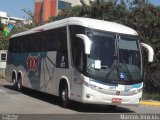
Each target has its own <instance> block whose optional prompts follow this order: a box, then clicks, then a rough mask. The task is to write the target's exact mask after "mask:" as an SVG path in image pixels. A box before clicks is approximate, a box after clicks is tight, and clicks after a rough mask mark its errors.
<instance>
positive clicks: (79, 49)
mask: <svg viewBox="0 0 160 120" xmlns="http://www.w3.org/2000/svg"><path fill="white" fill-rule="evenodd" d="M84 55H85V54H84V43H83V41H82V39H80V38H76V40H75V47H74V65H75V67H76V68H77V69H79V70H81V71H83V66H84V65H83V64H84V61H83V60H84Z"/></svg>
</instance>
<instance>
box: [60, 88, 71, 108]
mask: <svg viewBox="0 0 160 120" xmlns="http://www.w3.org/2000/svg"><path fill="white" fill-rule="evenodd" d="M60 97H61V105H62V107H64V108H67V107H69V99H68V87H67V86H66V85H63V87H62V88H61V90H60Z"/></svg>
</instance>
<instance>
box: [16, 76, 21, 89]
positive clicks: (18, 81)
mask: <svg viewBox="0 0 160 120" xmlns="http://www.w3.org/2000/svg"><path fill="white" fill-rule="evenodd" d="M17 90H18V91H22V77H21V76H18V78H17Z"/></svg>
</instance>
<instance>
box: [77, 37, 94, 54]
mask: <svg viewBox="0 0 160 120" xmlns="http://www.w3.org/2000/svg"><path fill="white" fill-rule="evenodd" d="M76 36H77V37H79V38H81V39H82V40H83V43H84V47H85V54H87V55H89V54H90V50H91V41H90V39H89V38H88V37H87V36H86V35H84V34H76Z"/></svg>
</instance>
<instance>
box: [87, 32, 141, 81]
mask: <svg viewBox="0 0 160 120" xmlns="http://www.w3.org/2000/svg"><path fill="white" fill-rule="evenodd" d="M114 36H115V34H109V33H105V32H97V31H94V32H93V33H92V36H90V39H91V41H92V45H91V52H90V55H88V57H87V72H88V73H89V74H90V75H93V76H95V77H97V78H100V79H102V80H103V81H104V80H105V81H112V80H113V81H123V82H125V81H139V80H142V73H141V57H140V50H139V46H138V40H137V39H136V38H131V37H121V39H119V40H117V39H115V38H114ZM97 66H98V67H97Z"/></svg>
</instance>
